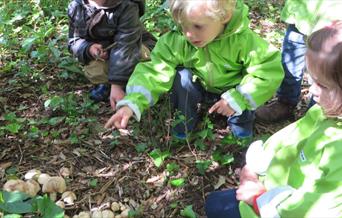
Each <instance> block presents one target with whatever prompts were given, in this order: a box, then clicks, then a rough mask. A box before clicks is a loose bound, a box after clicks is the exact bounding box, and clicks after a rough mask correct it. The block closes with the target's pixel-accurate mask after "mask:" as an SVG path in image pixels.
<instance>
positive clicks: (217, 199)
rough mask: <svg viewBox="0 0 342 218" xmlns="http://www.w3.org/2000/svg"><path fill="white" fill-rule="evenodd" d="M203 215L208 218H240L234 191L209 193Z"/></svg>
mask: <svg viewBox="0 0 342 218" xmlns="http://www.w3.org/2000/svg"><path fill="white" fill-rule="evenodd" d="M205 213H206V215H207V217H208V218H240V210H239V201H238V200H237V199H236V190H235V189H230V190H225V191H217V192H212V193H210V194H209V195H208V197H207V199H206V201H205Z"/></svg>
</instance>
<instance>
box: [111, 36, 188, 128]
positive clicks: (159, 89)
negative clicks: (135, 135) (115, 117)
mask: <svg viewBox="0 0 342 218" xmlns="http://www.w3.org/2000/svg"><path fill="white" fill-rule="evenodd" d="M177 37H178V33H177V32H170V33H167V34H165V35H164V36H162V37H161V38H160V39H159V40H158V42H157V44H156V46H155V48H154V49H153V51H152V53H151V60H150V61H148V62H142V63H139V64H138V65H137V66H136V68H135V70H134V72H133V74H132V76H131V77H130V79H129V81H128V83H127V87H126V93H127V95H126V97H125V98H124V99H123V100H122V101H120V102H119V103H118V107H122V106H123V105H128V106H129V107H130V108H131V109H132V110H133V111H134V114H135V116H136V119H137V120H138V121H139V120H140V117H141V114H142V113H143V111H144V110H146V109H147V108H148V107H150V106H152V105H154V104H155V103H156V102H157V101H158V99H159V97H160V95H161V94H163V93H165V92H167V91H169V90H170V89H171V87H172V84H173V80H174V77H175V72H176V66H177V65H178V63H179V61H178V60H182V58H181V56H182V54H181V52H182V51H183V50H184V49H182V46H184V45H183V44H182V43H180V42H179V41H181V40H177ZM174 51H179V52H174Z"/></svg>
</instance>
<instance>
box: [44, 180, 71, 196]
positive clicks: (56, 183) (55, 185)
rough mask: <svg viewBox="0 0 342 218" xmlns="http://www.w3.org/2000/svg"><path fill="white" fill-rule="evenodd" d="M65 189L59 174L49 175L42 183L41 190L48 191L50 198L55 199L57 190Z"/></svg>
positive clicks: (62, 190) (59, 191)
mask: <svg viewBox="0 0 342 218" xmlns="http://www.w3.org/2000/svg"><path fill="white" fill-rule="evenodd" d="M65 189H66V184H65V180H64V179H63V178H62V177H59V176H53V177H50V178H49V179H48V180H47V181H46V182H45V183H44V184H43V188H42V191H43V192H44V193H50V199H51V200H52V201H55V200H56V198H57V192H58V193H63V192H64V191H65Z"/></svg>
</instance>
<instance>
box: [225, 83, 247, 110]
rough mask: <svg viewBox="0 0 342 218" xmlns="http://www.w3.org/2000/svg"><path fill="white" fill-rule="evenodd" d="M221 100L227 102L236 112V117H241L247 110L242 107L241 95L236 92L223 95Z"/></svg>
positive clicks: (229, 91)
mask: <svg viewBox="0 0 342 218" xmlns="http://www.w3.org/2000/svg"><path fill="white" fill-rule="evenodd" d="M221 98H223V99H224V100H226V101H227V102H228V104H229V106H230V107H231V108H232V109H233V110H234V111H235V114H234V116H239V115H241V114H242V112H243V111H244V110H245V108H243V107H241V105H242V100H241V95H240V94H239V93H238V92H237V91H236V90H235V89H230V90H228V91H226V92H225V93H223V94H222V95H221Z"/></svg>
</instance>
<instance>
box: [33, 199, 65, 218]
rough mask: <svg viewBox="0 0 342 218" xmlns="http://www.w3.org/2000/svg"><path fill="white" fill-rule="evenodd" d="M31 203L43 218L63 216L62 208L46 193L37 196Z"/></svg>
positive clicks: (59, 217) (62, 217)
mask: <svg viewBox="0 0 342 218" xmlns="http://www.w3.org/2000/svg"><path fill="white" fill-rule="evenodd" d="M32 205H33V207H34V208H35V210H36V211H37V212H38V213H40V214H41V217H43V218H49V217H54V218H64V211H63V209H62V208H60V207H58V206H57V205H56V204H55V203H54V202H53V201H52V200H51V199H50V198H49V197H48V196H47V195H44V196H43V197H42V196H37V197H36V198H34V201H33V203H32Z"/></svg>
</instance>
